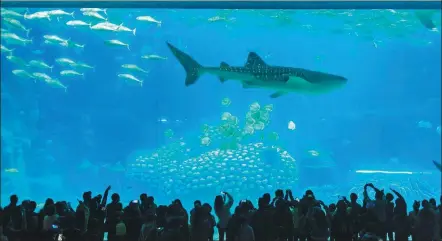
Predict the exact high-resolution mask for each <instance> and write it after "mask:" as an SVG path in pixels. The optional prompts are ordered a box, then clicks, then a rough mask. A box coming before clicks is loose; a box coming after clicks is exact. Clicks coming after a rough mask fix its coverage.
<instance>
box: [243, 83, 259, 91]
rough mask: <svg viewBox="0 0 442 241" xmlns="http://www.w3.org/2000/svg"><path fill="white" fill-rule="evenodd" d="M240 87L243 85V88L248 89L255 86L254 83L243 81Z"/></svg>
mask: <svg viewBox="0 0 442 241" xmlns="http://www.w3.org/2000/svg"><path fill="white" fill-rule="evenodd" d="M242 87H243V88H244V89H250V88H255V87H256V85H254V84H252V83H251V82H243V83H242Z"/></svg>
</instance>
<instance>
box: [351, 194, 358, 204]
mask: <svg viewBox="0 0 442 241" xmlns="http://www.w3.org/2000/svg"><path fill="white" fill-rule="evenodd" d="M357 200H358V195H357V194H356V193H352V194H350V201H351V202H353V203H355V202H356V201H357Z"/></svg>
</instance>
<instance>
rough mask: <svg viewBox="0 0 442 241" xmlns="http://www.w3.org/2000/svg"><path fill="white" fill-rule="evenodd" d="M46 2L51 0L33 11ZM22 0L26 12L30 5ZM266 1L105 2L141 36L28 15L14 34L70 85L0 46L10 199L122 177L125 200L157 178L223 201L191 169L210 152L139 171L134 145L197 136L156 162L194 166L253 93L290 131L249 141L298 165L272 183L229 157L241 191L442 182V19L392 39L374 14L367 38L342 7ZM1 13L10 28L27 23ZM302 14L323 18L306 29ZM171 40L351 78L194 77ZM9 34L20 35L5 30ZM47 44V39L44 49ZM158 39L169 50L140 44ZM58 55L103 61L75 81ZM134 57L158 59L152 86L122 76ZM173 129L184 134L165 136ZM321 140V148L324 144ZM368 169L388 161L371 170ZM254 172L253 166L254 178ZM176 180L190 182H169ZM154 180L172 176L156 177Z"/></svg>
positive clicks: (23, 51) (408, 190) (146, 149)
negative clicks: (44, 77) (318, 12)
mask: <svg viewBox="0 0 442 241" xmlns="http://www.w3.org/2000/svg"><path fill="white" fill-rule="evenodd" d="M45 10H48V9H29V12H30V13H34V12H37V11H45ZM64 10H65V11H66V12H72V11H75V20H83V19H85V17H84V16H82V15H81V12H80V11H79V9H64ZM15 11H17V12H22V13H23V10H20V9H16V10H15ZM259 11H261V15H260V13H259V12H253V13H251V12H250V11H246V10H242V11H238V12H231V13H228V18H235V21H231V22H230V21H228V22H226V21H220V22H208V21H207V19H208V18H210V17H213V16H216V15H221V13H220V12H221V11H220V10H174V11H171V10H138V9H109V10H108V15H107V17H108V18H109V21H111V22H113V23H115V24H120V23H123V24H124V26H127V27H129V28H131V29H133V28H136V29H137V31H136V36H134V35H133V34H131V33H130V32H119V33H114V32H96V31H93V30H91V29H89V28H88V27H77V28H73V27H69V26H66V24H65V23H66V21H69V20H72V18H71V17H70V16H64V17H62V18H60V20H59V21H57V19H56V18H52V21H48V20H46V19H42V20H23V19H21V20H20V21H21V22H22V23H23V24H24V25H25V26H26V27H27V28H31V29H32V30H31V31H30V35H29V38H32V39H33V43H32V44H30V45H27V46H13V47H11V48H15V50H14V52H13V55H14V56H19V57H20V58H22V59H24V60H26V61H29V60H32V59H36V60H43V61H44V62H46V63H48V64H49V65H54V66H55V67H54V70H53V72H52V73H51V72H50V71H46V73H47V74H48V75H50V76H51V77H56V78H58V79H59V80H60V81H62V82H63V83H64V84H65V85H67V86H68V88H67V91H66V92H64V91H63V89H57V88H52V87H51V86H49V85H47V84H44V83H43V82H37V83H34V82H33V81H32V80H28V79H20V78H18V77H17V76H15V75H13V74H12V73H11V71H12V70H13V69H23V66H21V67H17V65H16V64H13V63H11V62H9V61H6V60H5V58H6V56H7V55H8V54H7V53H2V61H1V85H2V86H1V87H2V88H1V94H2V102H1V111H2V113H1V114H2V115H1V117H2V122H1V127H2V149H1V150H2V162H1V167H2V188H1V200H2V205H3V204H4V203H5V202H6V201H7V199H8V197H9V195H11V194H12V193H15V194H18V195H19V197H20V198H21V199H24V198H32V199H34V200H36V201H37V202H38V203H41V202H43V201H44V200H45V199H46V198H47V197H52V198H54V199H56V200H58V199H60V200H61V199H63V200H65V199H67V200H72V201H74V200H75V198H77V197H80V196H81V194H82V192H84V191H86V190H91V191H93V192H94V193H95V194H98V193H101V192H103V191H104V189H105V188H106V187H107V185H112V191H114V192H119V193H120V194H122V195H123V200H125V201H126V202H127V201H129V200H130V199H136V198H138V195H139V194H140V193H142V192H146V193H148V194H149V195H154V196H155V197H156V200H159V202H160V203H161V202H169V201H171V200H173V199H174V198H183V199H184V203H185V206H186V207H190V206H191V205H192V202H193V200H194V199H195V196H198V195H199V197H198V198H199V199H201V200H203V202H209V203H212V202H213V197H214V196H215V195H217V194H218V193H219V192H220V191H222V190H223V189H224V188H225V187H226V186H225V185H224V184H223V185H218V184H217V183H216V182H213V180H212V181H210V180H205V181H204V185H207V184H208V183H212V184H213V185H211V187H210V188H207V186H205V187H201V185H199V184H198V185H197V184H195V183H194V182H192V180H194V179H197V180H199V179H200V178H204V179H207V177H208V176H211V175H213V174H211V172H213V170H212V171H209V169H208V167H207V166H201V169H200V172H199V174H195V175H196V176H193V177H190V176H191V175H187V176H186V177H179V176H178V174H174V173H172V172H165V173H156V174H149V173H148V172H147V171H148V168H141V167H140V168H138V169H136V171H137V173H144V174H142V178H135V177H134V176H133V175H131V173H133V172H134V171H130V170H129V169H130V168H131V167H130V165H131V164H133V163H134V162H135V159H136V156H137V155H136V154H134V153H137V152H138V153H143V154H142V155H145V156H151V154H152V152H156V151H155V150H156V149H158V148H163V150H164V149H171V148H172V147H171V146H173V145H172V144H173V143H177V142H180V141H182V142H186V148H189V149H190V150H189V152H188V153H187V151H186V150H184V152H186V153H187V154H186V155H184V154H183V153H182V152H179V151H173V152H176V153H175V154H174V156H172V157H167V158H164V161H163V162H158V163H156V162H155V163H153V165H156V167H155V168H159V167H158V165H162V166H164V165H166V164H167V163H172V162H173V161H177V162H178V163H179V164H176V165H177V166H178V167H180V168H183V170H184V169H185V167H183V166H186V165H187V164H186V162H185V160H192V158H197V157H198V156H199V155H201V154H204V153H207V152H210V151H214V150H217V149H218V148H221V146H220V144H219V143H217V142H215V141H214V142H213V143H211V144H210V145H209V146H201V145H200V137H199V136H200V135H202V133H201V127H202V126H203V125H204V124H208V125H211V126H217V125H220V116H221V114H222V113H223V112H230V113H231V114H232V115H235V116H237V117H238V118H239V121H240V123H241V125H243V124H244V121H245V120H244V117H245V115H246V112H247V111H249V106H250V105H251V104H252V103H254V102H258V103H259V104H260V105H261V107H264V106H265V105H268V104H272V105H273V111H272V112H271V118H270V123H269V125H268V126H266V128H265V130H264V131H263V133H267V134H268V133H272V132H276V133H278V135H279V139H278V140H269V139H264V140H262V139H261V138H259V135H260V134H256V136H255V137H253V138H252V139H250V140H243V141H242V142H241V144H242V145H243V146H245V145H247V144H249V143H252V144H253V143H261V142H262V143H263V145H265V146H269V147H271V146H274V147H275V148H276V147H278V148H282V149H283V150H286V151H287V152H288V153H289V154H290V156H291V157H292V158H294V160H295V161H294V162H295V164H294V165H295V166H296V168H295V169H296V172H294V171H293V170H292V169H290V174H288V175H285V176H283V179H284V178H286V179H290V180H282V181H278V182H276V181H275V183H272V185H271V187H268V186H267V185H261V184H259V183H255V182H256V180H258V179H259V178H258V177H257V176H256V175H255V174H254V173H252V172H250V173H245V174H244V172H243V171H244V170H247V167H246V168H244V169H242V170H241V171H242V173H241V176H237V175H239V174H238V173H239V172H237V171H231V170H230V169H227V171H224V172H225V173H221V174H219V175H224V176H227V178H229V177H228V176H229V175H233V177H231V178H234V180H235V182H234V184H233V186H232V187H230V188H231V189H232V190H233V191H234V190H235V189H238V190H240V191H239V192H236V193H234V195H235V197H236V198H237V200H239V199H241V198H250V199H252V200H255V199H257V197H258V196H260V195H261V194H262V193H264V192H273V191H274V190H275V189H277V188H282V189H293V190H296V192H297V193H299V195H301V193H302V191H303V190H305V189H308V188H312V189H313V190H314V191H315V190H316V193H317V196H319V198H320V199H323V200H326V201H327V202H331V201H335V200H336V198H337V196H338V195H347V194H349V193H350V192H358V193H360V192H361V189H362V186H363V185H364V184H365V183H366V182H373V183H375V184H376V185H378V186H379V187H381V188H385V189H386V190H387V189H388V188H389V187H390V185H392V186H393V187H394V188H396V189H399V190H400V191H401V192H402V193H404V194H405V196H406V198H407V200H408V203H411V202H412V200H414V199H422V198H428V197H429V196H435V195H438V194H440V193H441V189H440V188H441V185H440V183H441V174H440V172H438V170H437V169H435V167H434V166H433V164H432V162H431V160H436V161H440V155H441V154H440V146H441V139H440V131H439V133H438V132H437V127H438V126H440V122H441V113H440V110H441V106H440V97H441V93H440V89H441V86H440V83H441V82H440V79H441V67H440V66H441V57H440V56H441V55H440V53H441V47H440V46H441V43H440V39H441V35H440V32H439V33H438V32H431V31H428V29H425V28H424V27H423V26H420V25H419V23H416V22H413V32H412V33H413V34H410V32H407V31H404V34H405V35H406V36H401V37H393V38H391V36H390V35H389V34H390V33H389V32H388V31H387V32H385V30H382V29H376V28H375V27H373V28H371V29H370V30H369V32H371V33H373V35H375V38H376V39H377V40H379V41H380V42H379V44H378V46H377V48H376V47H374V42H373V41H370V40H369V41H366V40H365V41H364V40H360V38H358V37H357V36H355V35H354V34H353V35H349V34H347V33H342V34H333V33H331V30H332V29H336V28H337V27H338V28H339V27H342V26H343V22H345V21H346V20H342V19H340V18H338V17H335V18H331V19H327V18H326V17H320V18H318V17H315V16H313V15H309V14H305V13H306V12H307V13H308V11H313V10H304V13H303V14H298V13H296V14H291V15H290V16H291V18H292V20H293V21H290V22H284V21H282V22H278V21H276V20H275V19H274V18H272V17H270V16H271V15H272V14H268V13H267V12H266V11H264V10H259ZM342 11H343V10H342ZM362 11H365V10H356V11H355V12H354V16H356V15H358V14H359V13H360V12H362ZM410 12H411V11H410ZM140 15H150V16H153V17H155V19H158V20H161V21H162V25H161V27H158V26H157V25H155V24H149V23H145V22H139V21H136V20H135V17H136V16H140ZM263 16H267V17H263ZM84 21H86V20H84ZM414 21H416V20H415V19H414ZM3 22H4V21H2V28H5V29H9V30H10V31H11V32H14V33H17V34H19V35H20V36H25V34H24V33H23V32H20V31H19V30H15V29H10V28H8V27H6V26H4V25H3ZM86 22H88V23H89V22H90V21H86ZM98 22H99V21H95V22H94V23H98ZM303 25H312V26H314V29H318V28H319V29H320V31H310V30H309V29H307V28H306V27H305V26H304V27H302V26H303ZM300 26H301V27H300ZM410 31H411V30H410ZM352 32H355V31H352ZM45 34H55V35H58V36H60V37H63V38H66V39H68V38H70V40H71V41H74V42H77V43H80V44H85V47H84V50H78V49H72V48H66V47H62V46H55V45H46V44H44V43H43V37H42V36H43V35H45ZM409 35H416V36H418V37H417V38H421V39H425V41H427V42H431V44H426V45H420V44H416V43H415V40H416V37H415V38H411V37H409ZM108 39H119V40H121V41H123V42H125V43H128V44H129V45H130V51H129V50H128V49H127V48H125V47H122V48H118V47H110V46H107V45H105V44H104V40H108ZM166 41H168V42H170V43H172V44H174V45H175V46H177V47H178V48H180V49H181V50H183V51H184V52H186V53H188V54H190V55H191V56H192V57H193V58H194V59H196V60H197V61H198V62H199V63H201V64H203V65H205V66H219V64H220V62H221V61H224V62H227V63H228V64H230V65H233V66H242V65H243V64H244V63H245V60H246V58H247V55H248V53H249V52H250V51H254V52H256V53H258V54H259V55H260V56H261V57H262V58H263V59H264V60H265V61H266V62H267V63H268V64H271V65H278V66H291V67H299V68H306V69H311V70H318V71H323V72H329V73H333V74H338V75H342V76H345V77H346V78H347V79H348V83H347V84H346V85H345V86H344V87H342V88H339V89H336V90H333V91H331V92H330V93H325V94H320V95H309V94H302V93H301V94H299V93H291V94H288V95H284V96H282V97H280V98H276V99H272V98H270V97H269V95H270V94H272V93H273V91H271V90H265V89H244V88H242V87H241V85H240V84H239V83H238V82H237V81H227V82H226V83H224V84H221V83H220V82H219V81H218V78H216V77H215V76H211V75H205V76H202V77H201V78H200V79H199V80H198V82H197V83H196V84H195V85H192V86H190V87H185V86H184V79H185V72H184V70H183V68H182V66H180V64H179V63H178V61H177V60H176V59H175V58H174V56H173V55H172V54H171V52H170V50H169V49H168V48H167V46H166ZM2 45H4V46H8V48H9V45H8V44H5V43H4V42H3V40H2ZM36 50H40V51H41V52H42V53H41V54H40V55H38V54H35V51H36ZM33 51H34V53H33ZM146 54H157V55H160V56H163V57H167V60H146V59H141V55H146ZM60 57H66V58H70V59H73V60H78V61H82V62H85V63H87V64H89V65H91V66H94V67H95V69H94V70H84V71H83V72H84V75H85V78H84V79H82V78H72V79H67V80H64V78H63V77H60V76H59V72H60V71H61V70H63V68H61V67H60V66H59V65H57V64H56V63H55V61H54V60H55V59H56V58H60ZM122 64H136V65H138V66H139V67H141V68H143V69H148V70H149V71H150V73H149V75H147V76H146V75H140V74H139V75H137V76H140V78H141V79H143V80H144V83H143V86H142V87H141V86H139V85H133V84H132V85H131V84H129V83H127V82H126V81H124V80H122V79H120V78H118V77H117V74H119V73H122V70H121V67H120V66H121V65H122ZM25 68H27V67H25ZM29 72H32V71H31V70H29ZM34 72H35V71H34ZM39 72H42V71H39ZM223 98H229V99H230V101H231V104H230V106H228V107H227V106H223V105H222V104H221V101H222V99H223ZM161 119H164V121H161ZM289 121H294V122H295V123H296V130H289V129H288V128H287V125H288V124H287V123H288V122H289ZM419 122H421V123H423V122H425V123H431V126H428V125H426V126H422V125H419ZM439 128H440V127H439ZM169 129H170V130H172V131H173V133H174V135H173V137H169V136H167V135H165V131H166V130H169ZM180 138H183V139H180ZM221 141H222V140H221ZM178 149H179V150H180V151H183V148H178ZM272 150H273V152H272V151H269V152H268V153H267V152H263V153H262V155H261V156H260V157H259V158H260V159H262V161H263V162H264V163H265V164H268V165H269V166H271V167H272V169H271V171H269V172H268V173H267V174H268V175H269V177H268V179H269V180H270V181H272V180H276V179H277V178H276V177H277V176H278V175H279V174H278V173H279V172H278V171H276V170H284V168H287V166H285V165H284V164H281V157H280V156H279V155H275V151H274V149H272ZM311 150H315V151H317V152H318V153H320V155H319V156H318V157H316V156H312V155H311V152H309V151H311ZM229 151H231V152H236V151H237V150H236V149H235V148H232V150H229ZM160 156H161V153H160ZM256 158H258V157H256ZM217 160H218V159H216V160H214V161H212V162H210V164H211V165H213V164H214V163H213V162H216V161H217ZM218 161H221V159H219V160H218ZM85 163H86V164H85ZM228 163H230V164H228V165H232V164H231V163H233V162H228ZM165 169H166V171H168V169H167V168H165ZM11 170H13V171H11ZM14 170H15V171H14ZM286 170H287V169H286ZM357 170H378V171H379V170H380V171H387V173H377V174H361V173H358V172H356V171H357ZM229 172H232V173H233V174H230V173H229ZM264 172H266V171H265V170H264ZM393 172H412V174H410V173H393ZM186 174H187V173H186ZM193 174H194V173H193ZM193 174H192V175H193ZM215 176H216V175H215ZM243 177H256V180H253V181H251V182H250V180H249V182H248V183H247V184H245V181H244V180H243V179H242V178H243ZM162 178H163V179H164V180H163V179H162ZM141 179H143V180H144V181H140V180H141ZM153 179H155V180H153ZM170 179H175V180H181V181H182V182H181V183H178V184H176V183H174V184H170V185H169V186H167V185H166V184H167V181H168V180H170ZM215 179H216V178H215ZM155 182H157V183H158V182H160V184H155V185H153V184H152V183H155ZM198 182H199V181H198ZM282 183H285V184H286V185H284V186H283V185H282ZM251 184H252V185H253V186H251ZM189 185H190V186H189ZM261 186H262V187H263V188H259V187H261ZM177 190H178V191H177ZM189 192H191V193H193V194H197V195H189ZM409 206H410V205H409Z"/></svg>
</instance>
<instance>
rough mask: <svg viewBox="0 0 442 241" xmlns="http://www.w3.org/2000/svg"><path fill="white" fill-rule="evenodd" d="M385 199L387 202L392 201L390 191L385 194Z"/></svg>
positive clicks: (392, 197)
mask: <svg viewBox="0 0 442 241" xmlns="http://www.w3.org/2000/svg"><path fill="white" fill-rule="evenodd" d="M385 199H387V201H388V202H391V201H393V199H394V196H393V194H391V193H387V195H385Z"/></svg>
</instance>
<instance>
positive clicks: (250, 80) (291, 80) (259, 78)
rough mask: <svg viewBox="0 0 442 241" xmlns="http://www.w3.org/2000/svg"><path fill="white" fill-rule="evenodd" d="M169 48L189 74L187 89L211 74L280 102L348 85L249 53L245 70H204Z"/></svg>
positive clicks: (223, 66) (224, 65)
mask: <svg viewBox="0 0 442 241" xmlns="http://www.w3.org/2000/svg"><path fill="white" fill-rule="evenodd" d="M167 46H168V47H169V49H170V50H171V51H172V53H173V55H174V56H175V57H176V58H177V60H178V61H179V62H180V64H181V65H182V66H183V68H184V70H185V71H186V80H185V85H186V86H190V85H193V84H195V83H196V81H197V80H198V78H199V77H200V76H201V75H203V74H205V73H208V74H213V75H216V76H218V78H219V80H220V81H221V82H222V83H224V82H225V81H227V80H238V81H240V82H241V83H242V86H243V87H244V88H264V89H271V90H274V91H275V92H274V93H273V94H272V95H271V97H272V98H277V97H279V96H281V95H284V94H287V93H291V92H298V93H311V94H315V93H325V92H328V91H331V90H333V89H336V88H339V87H341V86H343V85H345V84H346V83H347V79H346V78H345V77H342V76H338V75H333V74H328V73H323V72H319V71H312V70H308V69H302V68H293V67H284V66H273V65H269V64H267V63H265V62H264V60H263V59H262V58H261V57H260V56H259V55H258V54H256V53H255V52H250V53H249V56H248V58H247V61H246V63H245V65H244V66H230V65H229V64H227V63H225V62H221V64H220V66H219V67H204V66H202V65H201V64H199V63H198V62H196V61H195V60H194V59H193V58H192V57H191V56H190V55H188V54H186V53H184V52H183V51H181V50H179V49H178V48H176V47H175V46H173V45H172V44H170V43H167Z"/></svg>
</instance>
